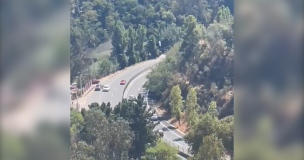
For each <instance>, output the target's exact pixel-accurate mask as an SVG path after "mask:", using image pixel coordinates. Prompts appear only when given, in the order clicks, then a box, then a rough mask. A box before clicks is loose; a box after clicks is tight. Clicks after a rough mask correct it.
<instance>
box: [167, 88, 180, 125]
mask: <svg viewBox="0 0 304 160" xmlns="http://www.w3.org/2000/svg"><path fill="white" fill-rule="evenodd" d="M182 98H183V97H182V96H181V90H180V88H179V85H176V86H174V87H173V88H172V89H171V92H170V100H171V101H170V103H169V105H170V108H171V114H172V115H173V116H174V117H175V118H176V119H178V120H180V118H181V108H182V105H183V102H182Z"/></svg>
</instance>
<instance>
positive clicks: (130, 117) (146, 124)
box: [114, 97, 157, 159]
mask: <svg viewBox="0 0 304 160" xmlns="http://www.w3.org/2000/svg"><path fill="white" fill-rule="evenodd" d="M133 102H136V103H133ZM142 104H143V99H142V98H140V97H139V98H138V100H136V101H127V100H123V101H122V102H121V103H120V104H118V105H117V106H115V108H114V113H116V115H117V117H120V118H123V119H124V120H126V121H128V122H129V126H130V128H131V130H132V131H133V133H134V135H135V136H134V139H133V144H132V147H131V149H130V150H129V156H130V157H133V158H135V159H136V158H140V157H141V156H142V154H144V152H145V150H146V147H145V146H146V145H147V144H148V143H150V144H155V143H156V135H155V134H154V133H153V129H154V128H155V126H156V125H157V124H154V123H153V122H151V121H148V120H147V119H149V117H150V116H151V115H149V114H148V112H147V108H146V106H143V105H142Z"/></svg>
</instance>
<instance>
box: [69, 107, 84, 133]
mask: <svg viewBox="0 0 304 160" xmlns="http://www.w3.org/2000/svg"><path fill="white" fill-rule="evenodd" d="M83 125H84V119H83V117H82V115H81V113H80V112H78V111H77V110H75V109H73V108H71V112H70V127H73V126H74V127H75V129H76V130H77V132H79V131H81V130H82V128H83V127H84V126H83Z"/></svg>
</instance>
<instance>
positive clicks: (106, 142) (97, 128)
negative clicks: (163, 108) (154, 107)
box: [70, 97, 177, 160]
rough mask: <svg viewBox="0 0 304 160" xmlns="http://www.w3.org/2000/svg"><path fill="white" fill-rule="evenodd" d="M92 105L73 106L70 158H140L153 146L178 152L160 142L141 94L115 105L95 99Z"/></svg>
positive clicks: (112, 159) (148, 153) (161, 149)
mask: <svg viewBox="0 0 304 160" xmlns="http://www.w3.org/2000/svg"><path fill="white" fill-rule="evenodd" d="M89 108H90V109H89V110H87V111H86V110H84V109H83V110H82V111H81V112H78V111H75V110H73V109H71V126H70V127H71V129H70V130H71V159H73V160H74V159H75V160H76V159H91V160H94V159H95V160H103V159H107V160H116V159H117V160H121V159H129V158H133V159H138V158H140V157H142V156H145V155H146V154H147V155H148V156H147V157H149V155H151V154H152V153H151V150H153V149H156V153H154V154H157V152H164V153H167V152H168V154H169V155H171V154H173V155H171V156H172V157H175V156H176V153H177V152H176V150H175V149H174V148H170V147H169V146H168V145H166V144H163V143H161V142H157V135H156V134H155V133H154V132H153V129H154V127H155V125H157V123H156V124H154V123H153V122H152V121H150V120H149V117H150V116H151V114H152V113H149V110H148V109H147V108H146V106H145V105H143V99H142V98H141V97H138V100H134V101H127V100H123V101H122V102H121V103H119V104H118V105H117V106H115V107H114V108H113V109H112V108H111V105H110V103H108V104H105V103H103V104H102V105H99V104H97V103H93V104H91V105H89ZM148 148H149V149H148ZM147 149H148V150H147ZM159 149H160V150H159ZM163 150H165V151H163ZM172 150H173V151H174V152H172Z"/></svg>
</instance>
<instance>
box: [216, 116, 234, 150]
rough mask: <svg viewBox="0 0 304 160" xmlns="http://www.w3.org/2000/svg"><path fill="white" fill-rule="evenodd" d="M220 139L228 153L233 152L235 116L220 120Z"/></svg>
mask: <svg viewBox="0 0 304 160" xmlns="http://www.w3.org/2000/svg"><path fill="white" fill-rule="evenodd" d="M218 137H219V138H220V139H222V142H223V145H224V147H225V148H226V149H227V150H228V151H233V146H234V141H233V140H234V116H227V117H225V118H223V119H221V120H220V123H219V129H218Z"/></svg>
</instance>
